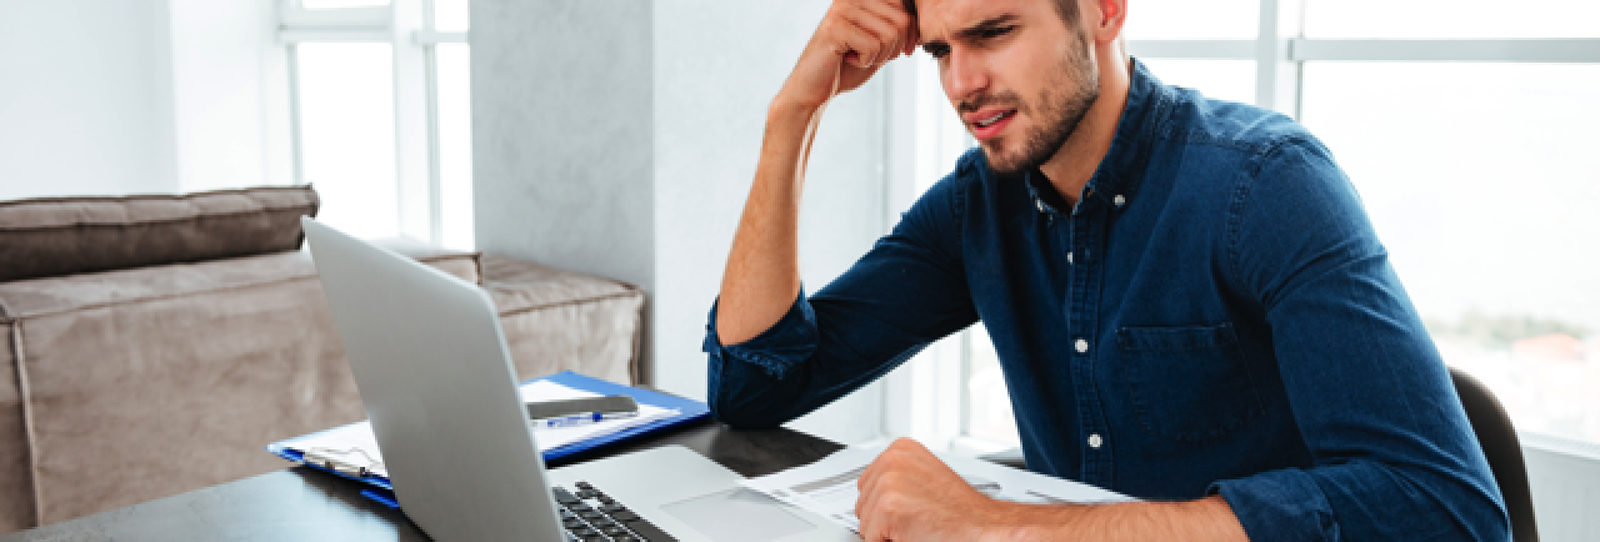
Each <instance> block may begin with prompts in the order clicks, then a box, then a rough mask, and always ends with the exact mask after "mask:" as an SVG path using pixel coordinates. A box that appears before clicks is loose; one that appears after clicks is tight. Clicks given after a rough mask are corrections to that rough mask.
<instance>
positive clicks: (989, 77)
mask: <svg viewBox="0 0 1600 542" xmlns="http://www.w3.org/2000/svg"><path fill="white" fill-rule="evenodd" d="M1074 9H1076V8H1074ZM917 24H918V29H919V31H920V32H921V34H922V40H923V48H924V49H925V50H926V51H927V52H928V54H930V55H932V56H933V57H934V58H935V59H937V60H938V62H939V80H940V82H941V83H942V84H943V85H944V92H945V96H947V97H949V99H950V104H951V105H953V106H955V109H956V113H957V114H958V115H960V116H961V120H962V123H963V124H965V125H966V126H967V130H968V131H970V132H972V135H973V137H976V138H977V139H978V142H979V145H980V146H982V147H983V152H984V154H985V155H986V156H987V157H988V159H989V166H990V167H991V168H993V169H994V170H995V171H996V172H998V173H999V174H1001V175H1015V174H1018V173H1022V172H1024V171H1027V170H1030V169H1033V168H1036V167H1039V165H1041V164H1043V163H1045V162H1046V161H1048V160H1050V158H1051V157H1052V156H1055V154H1056V152H1057V151H1058V150H1060V149H1061V147H1062V146H1063V145H1064V144H1066V142H1067V138H1068V137H1070V136H1071V135H1072V132H1073V130H1075V129H1076V128H1077V126H1078V123H1079V121H1081V120H1083V117H1084V115H1085V114H1086V113H1087V112H1088V111H1089V108H1090V106H1092V105H1094V102H1095V100H1096V99H1097V98H1099V96H1100V81H1099V69H1098V67H1097V66H1096V65H1095V63H1094V58H1093V53H1092V49H1091V48H1092V43H1091V42H1090V41H1089V37H1088V36H1089V34H1088V32H1087V31H1086V30H1084V29H1083V28H1082V27H1081V26H1080V25H1077V24H1074V26H1073V27H1072V28H1069V27H1068V26H1067V23H1066V22H1065V21H1064V20H1063V18H1062V17H1061V15H1060V13H1059V12H1058V11H1057V9H1056V5H1055V2H1054V1H1053V0H919V1H918V2H917Z"/></svg>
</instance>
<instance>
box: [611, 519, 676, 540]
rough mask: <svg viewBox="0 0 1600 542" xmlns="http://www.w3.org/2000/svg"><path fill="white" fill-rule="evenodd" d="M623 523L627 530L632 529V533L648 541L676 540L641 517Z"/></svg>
mask: <svg viewBox="0 0 1600 542" xmlns="http://www.w3.org/2000/svg"><path fill="white" fill-rule="evenodd" d="M623 525H626V526H627V527H628V530H630V531H633V532H634V534H637V535H639V537H640V538H643V539H645V540H649V541H650V542H677V540H678V539H676V538H673V537H671V536H669V535H667V533H665V532H663V531H662V530H661V529H659V528H657V527H656V526H655V525H651V524H650V522H648V521H645V520H642V519H639V520H634V521H628V522H624V523H623Z"/></svg>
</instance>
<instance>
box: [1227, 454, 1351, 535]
mask: <svg viewBox="0 0 1600 542" xmlns="http://www.w3.org/2000/svg"><path fill="white" fill-rule="evenodd" d="M1206 493H1207V494H1215V493H1221V494H1222V498H1223V499H1225V500H1227V501H1228V506H1230V507H1232V508H1233V515H1234V516H1235V517H1237V518H1239V524H1240V525H1243V526H1244V531H1245V533H1246V534H1248V535H1250V539H1251V540H1338V539H1339V529H1338V525H1337V524H1336V523H1335V522H1334V518H1333V507H1332V505H1330V504H1329V503H1328V497H1327V496H1326V495H1324V494H1323V493H1322V488H1320V487H1318V486H1317V483H1316V481H1314V480H1313V479H1312V478H1311V476H1310V475H1309V474H1306V472H1305V471H1303V470H1299V469H1284V470H1275V471H1270V472H1264V473H1261V474H1257V475H1255V476H1251V477H1248V478H1240V479H1235V480H1223V481H1220V482H1214V483H1212V484H1211V487H1209V488H1207V489H1206Z"/></svg>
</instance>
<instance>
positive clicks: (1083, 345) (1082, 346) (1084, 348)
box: [1072, 339, 1089, 354]
mask: <svg viewBox="0 0 1600 542" xmlns="http://www.w3.org/2000/svg"><path fill="white" fill-rule="evenodd" d="M1072 347H1073V348H1076V349H1078V353H1079V354H1082V353H1084V352H1088V351H1089V341H1085V340H1083V339H1078V342H1076V343H1073V344H1072Z"/></svg>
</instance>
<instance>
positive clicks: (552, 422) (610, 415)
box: [533, 412, 639, 429]
mask: <svg viewBox="0 0 1600 542" xmlns="http://www.w3.org/2000/svg"><path fill="white" fill-rule="evenodd" d="M638 415H639V413H638V412H590V413H588V414H576V415H572V416H561V417H559V418H545V419H543V420H533V426H534V427H540V428H551V429H553V428H558V427H577V426H580V425H589V424H591V423H600V422H603V421H606V420H617V419H622V418H632V417H634V416H638Z"/></svg>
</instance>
